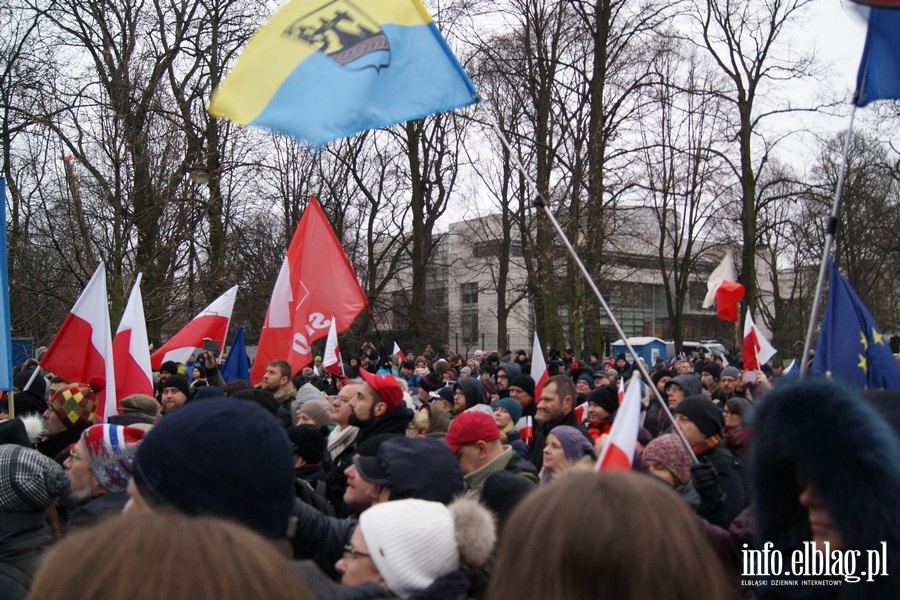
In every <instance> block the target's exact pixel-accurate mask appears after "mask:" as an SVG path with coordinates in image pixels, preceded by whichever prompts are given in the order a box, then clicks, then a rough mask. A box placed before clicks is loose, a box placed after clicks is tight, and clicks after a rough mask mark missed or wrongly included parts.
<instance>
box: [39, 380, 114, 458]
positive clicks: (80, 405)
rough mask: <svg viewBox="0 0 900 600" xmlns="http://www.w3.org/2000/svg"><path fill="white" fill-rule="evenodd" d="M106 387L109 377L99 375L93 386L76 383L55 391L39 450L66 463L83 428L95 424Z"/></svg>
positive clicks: (46, 412)
mask: <svg viewBox="0 0 900 600" xmlns="http://www.w3.org/2000/svg"><path fill="white" fill-rule="evenodd" d="M105 387H106V383H105V381H104V380H103V379H102V378H100V377H96V378H94V379H92V380H91V383H90V386H89V387H88V386H84V385H81V384H76V385H72V386H68V387H65V388H63V389H60V390H58V391H57V392H56V393H54V394H53V396H51V397H50V404H49V408H48V409H47V410H46V411H44V414H43V417H44V424H45V427H46V433H47V438H46V439H44V440H43V441H41V442H39V443H38V444H37V446H36V447H37V450H38V451H39V452H40V453H41V454H43V455H44V456H49V457H50V458H53V459H56V462H58V463H60V464H62V462H63V461H64V460H65V459H66V457H67V456H68V455H69V448H70V447H71V446H72V444H74V443H75V442H77V441H78V440H79V438H80V437H81V432H82V431H84V430H85V429H87V428H88V427H90V426H91V425H93V424H94V417H95V415H96V412H97V406H98V404H99V401H100V398H99V394H100V392H102V391H103V389H104V388H105Z"/></svg>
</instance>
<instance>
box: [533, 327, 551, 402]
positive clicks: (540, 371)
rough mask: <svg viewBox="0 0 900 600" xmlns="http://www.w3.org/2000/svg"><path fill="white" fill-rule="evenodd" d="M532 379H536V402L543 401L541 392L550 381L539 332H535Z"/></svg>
mask: <svg viewBox="0 0 900 600" xmlns="http://www.w3.org/2000/svg"><path fill="white" fill-rule="evenodd" d="M531 378H532V379H534V401H535V402H540V401H541V392H542V391H544V384H545V383H547V380H548V379H550V373H548V372H547V362H546V361H545V360H544V351H543V350H541V341H540V340H539V339H538V334H537V331H535V332H534V347H533V348H532V349H531Z"/></svg>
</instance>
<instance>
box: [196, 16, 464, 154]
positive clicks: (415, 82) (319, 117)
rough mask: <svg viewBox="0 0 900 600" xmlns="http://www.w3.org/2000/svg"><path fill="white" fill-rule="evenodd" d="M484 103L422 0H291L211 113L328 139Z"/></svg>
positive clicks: (308, 138) (249, 50)
mask: <svg viewBox="0 0 900 600" xmlns="http://www.w3.org/2000/svg"><path fill="white" fill-rule="evenodd" d="M476 102H478V96H477V92H476V91H475V87H474V86H473V85H472V82H471V80H470V79H469V77H468V75H466V72H465V71H464V70H463V68H462V66H461V65H460V64H459V61H458V60H457V59H456V56H454V54H453V52H452V51H451V50H450V48H449V46H448V45H447V42H446V40H444V38H443V36H442V35H441V32H440V31H438V28H437V26H435V24H434V22H433V21H432V19H431V16H430V15H429V14H428V11H427V10H425V7H424V6H422V3H421V2H420V0H291V1H290V2H288V3H287V4H285V5H284V6H282V7H281V8H280V9H279V10H278V11H277V12H276V13H275V14H274V15H273V16H272V18H271V19H269V21H268V22H266V23H265V24H264V25H263V26H262V27H261V28H260V29H259V30H258V31H257V32H256V33H255V34H254V36H253V37H252V38H251V39H250V41H249V42H248V44H247V46H246V48H245V49H244V51H243V53H242V54H241V56H240V57H239V58H238V60H237V62H236V63H235V65H234V67H233V68H232V70H231V72H230V73H229V74H228V75H227V76H226V77H225V79H224V81H223V82H222V84H221V85H220V86H219V87H218V89H216V90H215V91H214V92H213V95H212V98H211V99H210V105H209V112H210V114H212V115H213V116H215V117H227V118H228V119H230V120H232V121H235V122H237V123H240V124H242V125H258V126H262V127H266V128H269V129H272V130H274V131H278V132H281V133H286V134H288V135H291V136H293V137H296V138H298V139H300V140H303V141H305V142H307V143H308V144H310V145H312V146H322V145H324V144H327V143H328V142H330V141H332V140H336V139H338V138H342V137H346V136H349V135H352V134H354V133H358V132H360V131H365V130H367V129H375V128H378V127H387V126H389V125H393V124H396V123H402V122H404V121H410V120H414V119H419V118H422V117H425V116H427V115H430V114H434V113H439V112H444V111H448V110H453V109H456V108H462V107H464V106H469V105H472V104H475V103H476Z"/></svg>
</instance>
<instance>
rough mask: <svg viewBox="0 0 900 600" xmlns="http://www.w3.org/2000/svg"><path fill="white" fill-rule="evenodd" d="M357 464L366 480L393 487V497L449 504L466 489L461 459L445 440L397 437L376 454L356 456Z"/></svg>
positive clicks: (395, 498) (382, 446) (382, 445)
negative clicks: (458, 458)
mask: <svg viewBox="0 0 900 600" xmlns="http://www.w3.org/2000/svg"><path fill="white" fill-rule="evenodd" d="M494 428H495V429H496V425H495V426H494ZM353 463H354V464H355V465H356V471H357V473H359V476H360V477H362V478H363V480H364V481H367V482H369V483H378V484H381V485H387V486H390V488H391V496H390V499H391V500H401V499H403V498H419V499H421V500H433V501H436V502H442V503H444V504H447V503H449V502H450V501H451V500H453V498H454V497H455V496H456V495H457V494H460V493H461V492H462V491H463V477H462V470H461V469H460V467H459V461H458V460H457V459H456V456H454V454H453V452H452V451H451V450H450V447H449V446H447V444H445V443H444V442H443V440H438V439H434V438H424V437H416V438H411V437H406V436H399V435H398V436H393V437H391V438H390V439H388V440H385V441H384V442H382V443H381V445H380V446H379V447H378V454H377V455H376V456H368V457H367V456H362V455H360V456H355V457H353Z"/></svg>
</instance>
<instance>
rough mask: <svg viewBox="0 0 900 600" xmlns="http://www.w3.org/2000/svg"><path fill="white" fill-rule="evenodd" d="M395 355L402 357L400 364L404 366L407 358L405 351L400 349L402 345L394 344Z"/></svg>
mask: <svg viewBox="0 0 900 600" xmlns="http://www.w3.org/2000/svg"><path fill="white" fill-rule="evenodd" d="M394 354H396V355H397V356H399V357H400V364H401V365H402V364H403V361H404V360H406V356H405V355H404V354H403V350H401V349H400V344H398V343H397V342H394Z"/></svg>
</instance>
